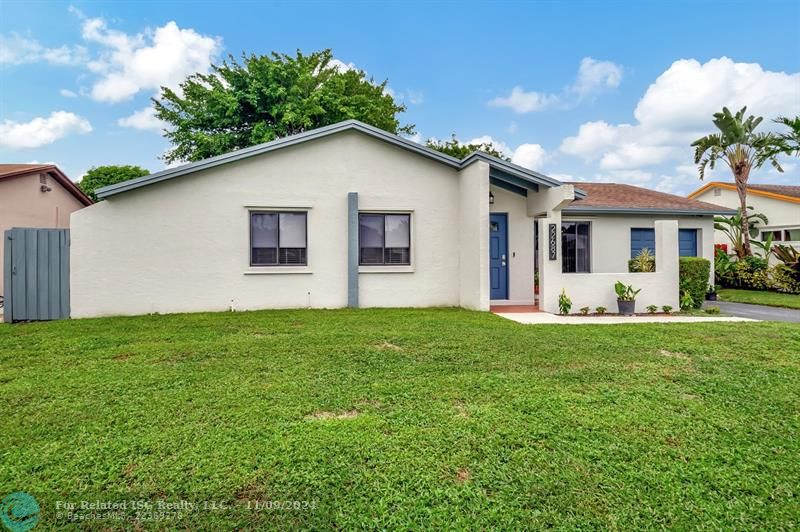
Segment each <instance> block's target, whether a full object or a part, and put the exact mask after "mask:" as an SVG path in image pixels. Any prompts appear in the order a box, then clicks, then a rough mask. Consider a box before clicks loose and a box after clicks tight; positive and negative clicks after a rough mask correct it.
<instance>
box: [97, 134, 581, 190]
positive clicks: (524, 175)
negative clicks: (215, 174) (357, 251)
mask: <svg viewBox="0 0 800 532" xmlns="http://www.w3.org/2000/svg"><path fill="white" fill-rule="evenodd" d="M351 130H352V131H359V132H361V133H364V134H365V135H369V136H371V137H374V138H376V139H380V140H383V141H385V142H389V143H391V144H393V145H395V146H397V147H399V148H402V149H406V150H409V151H411V152H414V153H417V154H419V155H423V156H425V157H428V158H430V159H433V160H435V161H437V162H440V163H442V164H445V165H447V166H450V167H452V168H457V169H461V168H464V167H466V166H468V165H470V164H472V163H473V162H475V161H478V160H480V161H484V162H486V163H488V164H489V167H490V168H491V169H492V170H494V171H495V172H498V173H500V174H502V175H503V176H512V177H513V178H515V179H516V181H515V182H516V183H518V184H519V183H520V182H522V183H523V184H525V185H530V186H529V187H527V188H530V189H534V190H535V189H536V188H537V187H538V186H539V185H542V186H545V187H557V186H561V185H562V184H563V183H561V182H560V181H558V180H556V179H553V178H552V177H548V176H546V175H544V174H540V173H539V172H534V171H533V170H529V169H527V168H523V167H522V166H519V165H516V164H513V163H510V162H508V161H504V160H502V159H498V158H497V157H493V156H491V155H489V154H486V153H483V152H474V153H472V154H470V155H469V156H467V157H466V158H464V159H463V160H460V159H456V158H455V157H451V156H449V155H446V154H444V153H441V152H438V151H436V150H432V149H430V148H428V147H426V146H423V145H422V144H419V143H417V142H414V141H412V140H408V139H405V138H403V137H399V136H397V135H393V134H391V133H389V132H387V131H384V130H382V129H379V128H377V127H374V126H371V125H369V124H365V123H363V122H359V121H358V120H346V121H344V122H339V123H337V124H332V125H330V126H324V127H321V128H318V129H312V130H310V131H304V132H303V133H298V134H296V135H292V136H290V137H284V138H280V139H277V140H273V141H271V142H266V143H264V144H258V145H256V146H250V147H248V148H243V149H241V150H236V151H232V152H230V153H224V154H222V155H218V156H216V157H211V158H209V159H203V160H202V161H197V162H194V163H190V164H185V165H183V166H178V167H175V168H168V169H166V170H164V171H161V172H157V173H155V174H150V175H146V176H144V177H138V178H136V179H131V180H129V181H123V182H122V183H116V184H114V185H109V186H107V187H103V188H100V189H98V190H97V191H95V192H96V194H97V197H98V198H107V197H109V196H114V195H116V194H121V193H122V192H127V191H129V190H134V189H137V188H140V187H144V186H147V185H152V184H154V183H158V182H160V181H166V180H167V179H172V178H174V177H179V176H183V175H187V174H191V173H194V172H198V171H200V170H206V169H208V168H213V167H215V166H219V165H222V164H225V163H230V162H234V161H238V160H240V159H245V158H247V157H253V156H255V155H261V154H263V153H268V152H271V151H274V150H279V149H281V148H286V147H289V146H294V145H295V144H300V143H301V142H306V141H309V140H314V139H319V138H322V137H327V136H328V135H334V134H336V133H341V132H343V131H351ZM509 179H510V178H509ZM575 196H576V197H583V196H584V193H583V192H582V191H580V190H576V191H575Z"/></svg>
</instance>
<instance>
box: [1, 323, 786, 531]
mask: <svg viewBox="0 0 800 532" xmlns="http://www.w3.org/2000/svg"><path fill="white" fill-rule="evenodd" d="M798 405H800V325H794V324H778V323H705V324H669V325H664V324H650V325H571V326H557V325H556V326H524V325H519V324H517V323H514V322H511V321H507V320H504V319H502V318H499V317H497V316H494V315H491V314H488V313H476V312H468V311H463V310H451V309H441V310H340V311H309V310H306V311H268V312H250V313H223V314H194V315H171V316H146V317H137V318H112V319H96V320H78V321H63V322H52V323H36V324H22V325H14V326H10V325H2V326H0V408H1V409H2V416H0V435H1V436H0V438H2V439H1V440H0V442H2V445H0V453H2V459H1V460H0V497H3V496H5V494H7V493H10V492H15V491H25V492H27V493H29V494H31V495H33V496H34V497H35V498H36V499H37V500H38V502H39V505H40V507H41V519H42V524H43V525H44V527H43V528H56V527H59V526H63V525H64V524H66V523H67V522H66V521H65V519H66V516H67V515H68V514H69V513H70V512H72V514H73V518H76V517H75V516H77V515H80V516H83V517H86V516H87V515H88V518H87V520H86V521H83V522H79V523H78V522H76V523H75V524H74V525H73V526H74V527H75V528H78V527H80V528H91V529H108V528H122V527H125V528H147V529H165V528H181V529H191V530H215V529H222V528H224V529H234V528H238V529H256V528H265V527H280V528H289V527H293V528H321V527H325V528H341V529H349V528H355V527H359V528H381V529H386V528H397V527H401V528H407V529H411V528H418V527H426V528H467V527H469V528H476V529H490V528H493V529H512V528H516V529H520V528H540V527H551V526H552V527H559V528H569V529H575V528H582V529H596V528H613V529H632V528H666V527H669V528H677V529H688V528H696V527H699V528H709V529H789V528H792V527H796V526H798V525H800V488H799V487H798V486H800V460H798V456H800V410H798ZM81 501H88V502H90V503H92V504H94V505H95V507H96V508H97V507H99V508H100V509H98V510H95V511H94V512H93V513H94V514H95V515H91V513H92V512H91V511H90V510H89V509H84V510H81V509H80V505H81ZM98 501H99V502H100V503H104V504H100V505H98V504H97V502H98ZM269 501H279V503H271V502H269ZM159 502H162V503H163V502H170V503H173V504H175V507H174V508H172V509H165V510H164V511H163V512H162V513H158V510H159V508H158V506H157V504H158V503H159ZM105 503H117V505H118V506H120V504H122V505H123V506H124V507H123V509H122V510H118V511H117V512H118V513H116V514H115V513H113V510H112V512H111V513H109V512H108V511H105V510H102V508H103V507H104V505H105ZM145 503H146V504H150V505H151V506H150V507H149V508H150V510H148V507H147V506H146V504H145ZM69 504H74V505H75V507H76V509H75V510H69ZM190 505H191V506H190ZM135 506H142V507H145V508H144V509H142V510H141V511H137V510H135V509H133V507H135ZM153 510H155V512H154V511H153ZM59 512H60V513H59ZM120 515H121V516H122V517H124V518H125V519H128V521H116V520H115V519H118V518H121V517H120Z"/></svg>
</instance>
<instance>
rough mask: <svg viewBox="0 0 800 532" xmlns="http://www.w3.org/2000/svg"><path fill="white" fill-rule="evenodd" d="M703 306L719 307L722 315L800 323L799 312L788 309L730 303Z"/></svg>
mask: <svg viewBox="0 0 800 532" xmlns="http://www.w3.org/2000/svg"><path fill="white" fill-rule="evenodd" d="M704 306H712V307H719V309H720V311H721V312H723V313H724V314H729V315H731V316H739V317H741V318H751V319H754V320H764V321H786V322H791V323H800V310H793V309H790V308H780V307H767V306H765V305H750V304H748V303H731V302H729V301H706V302H705V305H704Z"/></svg>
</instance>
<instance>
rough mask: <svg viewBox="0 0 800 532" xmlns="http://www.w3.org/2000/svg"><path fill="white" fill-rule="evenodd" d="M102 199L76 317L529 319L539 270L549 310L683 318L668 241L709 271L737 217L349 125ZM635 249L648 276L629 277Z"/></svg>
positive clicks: (74, 277) (85, 219) (108, 191)
mask: <svg viewBox="0 0 800 532" xmlns="http://www.w3.org/2000/svg"><path fill="white" fill-rule="evenodd" d="M98 196H99V197H101V198H104V199H105V201H102V202H99V203H98V204H96V205H93V206H92V207H90V208H88V209H83V210H81V211H79V212H76V213H75V214H74V215H73V217H72V233H71V243H72V247H71V292H72V293H71V306H72V315H73V316H74V317H86V316H99V315H114V314H143V313H151V312H193V311H204V310H209V311H212V310H247V309H260V308H296V307H315V308H325V307H328V308H335V307H345V306H351V307H358V306H360V307H427V306H461V307H465V308H471V309H479V310H488V309H489V306H490V304H496V303H517V304H533V303H534V289H533V288H534V287H533V284H534V283H533V280H534V275H535V273H536V272H538V278H539V295H540V298H541V307H542V309H543V310H546V311H549V312H554V311H556V310H557V299H558V294H559V293H560V292H561V290H562V289H564V290H566V291H567V293H568V294H569V295H570V296H571V298H572V300H573V304H574V308H575V309H577V308H580V307H581V306H584V305H588V306H592V307H594V306H597V305H604V306H607V307H608V308H609V310H610V311H613V310H614V309H615V301H616V296H615V294H614V289H613V285H614V282H616V281H617V280H621V281H624V282H627V283H632V284H634V285H635V286H636V287H638V288H642V292H641V293H640V294H639V298H638V304H639V305H641V306H640V308H644V306H646V305H648V304H657V305H672V306H673V307H676V308H677V306H678V255H679V240H680V237H679V235H680V234H683V233H680V232H679V231H680V230H681V229H685V230H687V231H691V232H692V234H693V235H694V236H693V239H694V240H693V242H694V248H693V249H691V250H690V249H689V248H688V247H686V250H685V251H686V253H690V254H697V255H701V256H704V257H707V258H711V257H712V256H713V222H712V217H713V215H714V214H719V213H730V212H731V211H729V210H726V209H722V208H720V207H717V206H715V205H710V204H707V203H702V202H699V201H694V200H689V199H686V198H681V197H677V196H672V195H669V194H663V193H659V192H652V191H648V190H644V189H641V188H637V187H631V186H628V185H611V184H599V183H586V184H583V183H581V184H565V183H562V182H560V181H557V180H556V179H553V178H551V177H548V176H545V175H543V174H541V173H538V172H534V171H532V170H528V169H525V168H522V167H520V166H517V165H514V164H512V163H509V162H506V161H503V160H500V159H497V158H495V157H491V156H489V155H486V154H483V153H474V154H472V155H470V156H469V157H467V158H465V159H464V160H458V159H455V158H453V157H450V156H447V155H444V154H442V153H439V152H437V151H433V150H430V149H428V148H426V147H424V146H422V145H420V144H417V143H415V142H412V141H410V140H407V139H404V138H401V137H397V136H395V135H392V134H389V133H387V132H385V131H382V130H380V129H377V128H374V127H372V126H368V125H365V124H362V123H360V122H356V121H347V122H342V123H339V124H335V125H332V126H327V127H323V128H320V129H316V130H312V131H308V132H305V133H301V134H298V135H294V136H291V137H287V138H282V139H279V140H276V141H273V142H269V143H266V144H261V145H258V146H253V147H250V148H246V149H242V150H239V151H235V152H232V153H228V154H224V155H221V156H218V157H214V158H211V159H207V160H204V161H199V162H196V163H192V164H188V165H185V166H181V167H177V168H171V169H168V170H165V171H163V172H160V173H156V174H151V175H149V176H145V177H142V178H137V179H133V180H130V181H127V182H124V183H119V184H116V185H111V186H108V187H105V188H103V189H100V190H99V191H98ZM535 227H538V238H534V228H535ZM686 234H689V233H688V232H687V233H686ZM633 242H639V244H634V243H633ZM645 243H646V244H648V245H652V246H653V247H654V252H655V255H656V261H657V272H655V273H628V266H627V265H628V260H629V259H630V258H631V256H632V254H633V253H634V252H635V251H636V249H637V247H638V246H640V245H645ZM687 246H688V244H687ZM692 252H693V253H692ZM711 280H712V279H710V281H711Z"/></svg>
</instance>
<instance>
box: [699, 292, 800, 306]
mask: <svg viewBox="0 0 800 532" xmlns="http://www.w3.org/2000/svg"><path fill="white" fill-rule="evenodd" d="M718 296H719V299H720V300H721V301H732V302H734V303H750V304H753V305H768V306H770V307H786V308H795V309H800V295H798V294H781V293H779V292H768V291H766V290H737V289H735V288H722V289H721V290H720V291H719V294H718ZM712 304H713V303H712Z"/></svg>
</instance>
